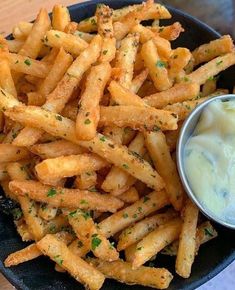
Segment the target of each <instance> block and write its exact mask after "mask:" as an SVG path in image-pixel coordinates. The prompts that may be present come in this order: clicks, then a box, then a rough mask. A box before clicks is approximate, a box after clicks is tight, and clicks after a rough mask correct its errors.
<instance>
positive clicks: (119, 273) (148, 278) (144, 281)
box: [88, 258, 173, 289]
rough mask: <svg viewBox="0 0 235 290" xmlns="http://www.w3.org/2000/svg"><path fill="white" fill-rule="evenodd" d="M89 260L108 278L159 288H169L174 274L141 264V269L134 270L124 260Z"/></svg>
mask: <svg viewBox="0 0 235 290" xmlns="http://www.w3.org/2000/svg"><path fill="white" fill-rule="evenodd" d="M88 261H89V262H90V263H91V264H92V265H94V266H95V267H96V268H97V269H98V270H99V271H100V272H101V273H103V274H104V275H105V276H106V277H107V278H110V279H115V280H118V281H120V282H123V283H126V284H130V285H135V284H138V285H143V286H147V287H152V288H157V289H167V288H168V286H169V284H170V282H171V280H172V279H173V276H172V274H171V273H170V272H169V271H168V270H167V269H165V268H150V267H144V266H141V267H140V268H139V269H136V270H133V269H132V266H131V264H130V263H128V262H124V261H123V260H118V261H114V262H111V263H110V262H106V261H102V260H100V259H94V258H89V259H88Z"/></svg>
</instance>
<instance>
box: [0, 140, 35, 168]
mask: <svg viewBox="0 0 235 290" xmlns="http://www.w3.org/2000/svg"><path fill="white" fill-rule="evenodd" d="M29 157H30V153H29V151H28V150H27V149H26V148H22V147H17V146H14V145H12V144H0V162H1V163H2V162H14V161H19V160H22V159H26V158H29Z"/></svg>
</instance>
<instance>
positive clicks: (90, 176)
mask: <svg viewBox="0 0 235 290" xmlns="http://www.w3.org/2000/svg"><path fill="white" fill-rule="evenodd" d="M96 181H97V174H96V172H95V171H89V172H84V173H81V174H80V175H79V176H77V177H76V179H75V181H74V184H75V187H76V188H79V189H89V188H92V187H93V188H94V187H95V185H96Z"/></svg>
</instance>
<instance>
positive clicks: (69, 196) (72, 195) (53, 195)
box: [9, 181, 123, 212]
mask: <svg viewBox="0 0 235 290" xmlns="http://www.w3.org/2000/svg"><path fill="white" fill-rule="evenodd" d="M9 186H10V190H12V192H13V193H15V194H16V195H17V196H25V193H28V196H29V198H31V199H33V200H36V201H39V202H44V203H48V204H49V205H52V206H54V207H65V208H69V209H71V208H72V209H74V208H76V207H79V208H81V209H85V210H86V209H91V210H92V209H93V210H98V211H110V212H116V211H117V209H119V208H121V207H122V206H123V202H122V201H120V200H118V199H117V198H115V197H112V196H109V195H104V194H102V195H101V194H99V193H96V192H91V191H87V190H86V191H85V190H84V191H81V190H79V189H67V188H62V187H50V186H47V185H43V184H41V183H40V182H37V181H11V182H10V184H9Z"/></svg>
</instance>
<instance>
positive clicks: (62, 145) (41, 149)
mask: <svg viewBox="0 0 235 290" xmlns="http://www.w3.org/2000/svg"><path fill="white" fill-rule="evenodd" d="M30 151H31V152H32V153H34V154H36V155H39V156H40V157H41V158H42V159H49V158H56V157H60V156H69V155H77V154H82V153H84V152H85V149H83V148H82V147H80V146H79V145H76V144H74V143H72V142H69V141H66V140H58V141H54V142H50V143H44V144H35V145H33V146H32V147H30Z"/></svg>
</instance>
